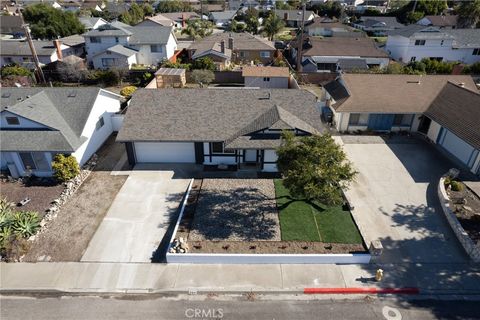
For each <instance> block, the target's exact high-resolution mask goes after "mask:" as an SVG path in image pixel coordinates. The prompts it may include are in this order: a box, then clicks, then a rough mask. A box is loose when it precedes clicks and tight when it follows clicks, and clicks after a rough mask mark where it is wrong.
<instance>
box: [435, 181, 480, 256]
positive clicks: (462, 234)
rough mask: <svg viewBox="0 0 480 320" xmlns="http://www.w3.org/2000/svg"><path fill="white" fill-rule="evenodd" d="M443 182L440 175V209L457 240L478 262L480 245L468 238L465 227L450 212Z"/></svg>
mask: <svg viewBox="0 0 480 320" xmlns="http://www.w3.org/2000/svg"><path fill="white" fill-rule="evenodd" d="M444 182H445V177H442V178H441V179H440V182H439V183H438V198H439V200H440V204H441V206H442V211H443V213H444V214H445V217H447V221H448V223H449V224H450V226H451V227H452V229H453V232H454V233H455V235H456V236H457V238H458V241H460V243H461V244H462V246H463V248H464V249H465V251H466V252H467V254H468V255H469V256H470V258H472V260H473V261H475V262H480V246H478V245H475V243H473V241H472V239H470V237H469V236H468V233H467V232H466V231H465V229H463V227H462V225H461V224H460V222H459V221H458V219H457V217H456V216H455V214H454V213H453V212H452V209H451V208H450V203H449V197H448V195H447V191H446V190H445V184H444Z"/></svg>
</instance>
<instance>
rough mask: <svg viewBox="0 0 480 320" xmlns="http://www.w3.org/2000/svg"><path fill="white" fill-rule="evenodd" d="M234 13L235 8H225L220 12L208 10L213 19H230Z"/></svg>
mask: <svg viewBox="0 0 480 320" xmlns="http://www.w3.org/2000/svg"><path fill="white" fill-rule="evenodd" d="M236 14H237V11H236V10H226V11H221V12H210V17H211V19H212V20H213V21H217V20H232V19H233V17H235V15H236Z"/></svg>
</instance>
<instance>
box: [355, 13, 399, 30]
mask: <svg viewBox="0 0 480 320" xmlns="http://www.w3.org/2000/svg"><path fill="white" fill-rule="evenodd" d="M360 20H362V21H363V23H356V24H362V25H364V26H365V27H373V26H374V25H376V24H378V23H382V24H385V27H387V28H402V27H403V26H404V25H403V24H401V23H399V22H398V21H397V18H396V17H377V16H373V17H372V16H363V17H361V18H360Z"/></svg>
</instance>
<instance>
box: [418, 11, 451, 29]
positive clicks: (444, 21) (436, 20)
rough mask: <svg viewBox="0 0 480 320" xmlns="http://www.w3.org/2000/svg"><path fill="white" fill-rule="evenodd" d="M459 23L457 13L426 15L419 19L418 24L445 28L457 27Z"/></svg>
mask: <svg viewBox="0 0 480 320" xmlns="http://www.w3.org/2000/svg"><path fill="white" fill-rule="evenodd" d="M457 23H458V16H457V15H454V14H452V15H437V16H425V17H423V18H422V19H420V20H418V21H417V24H419V25H422V26H434V27H439V28H445V29H455V28H456V27H457Z"/></svg>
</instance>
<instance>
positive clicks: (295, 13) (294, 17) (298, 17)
mask: <svg viewBox="0 0 480 320" xmlns="http://www.w3.org/2000/svg"><path fill="white" fill-rule="evenodd" d="M275 13H276V14H277V17H279V18H280V19H282V20H283V19H284V18H285V14H288V17H287V20H288V21H302V10H275ZM312 14H313V11H308V10H305V21H306V20H307V19H308V17H310V16H311V15H312Z"/></svg>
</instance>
